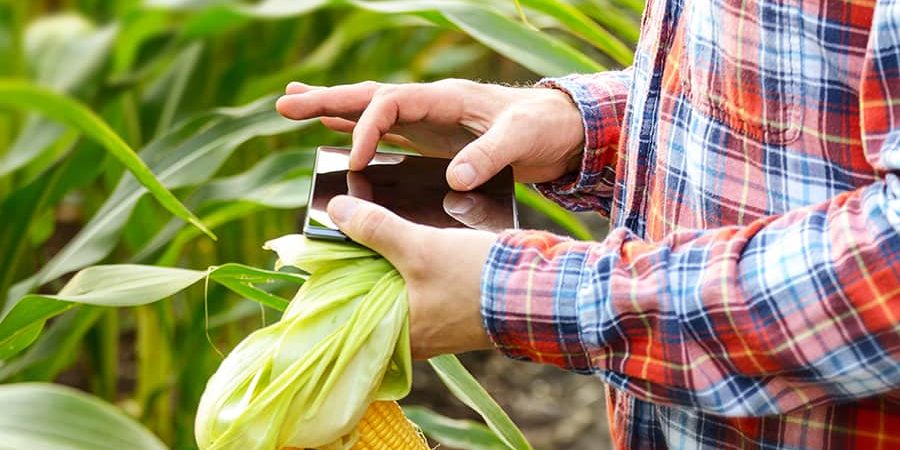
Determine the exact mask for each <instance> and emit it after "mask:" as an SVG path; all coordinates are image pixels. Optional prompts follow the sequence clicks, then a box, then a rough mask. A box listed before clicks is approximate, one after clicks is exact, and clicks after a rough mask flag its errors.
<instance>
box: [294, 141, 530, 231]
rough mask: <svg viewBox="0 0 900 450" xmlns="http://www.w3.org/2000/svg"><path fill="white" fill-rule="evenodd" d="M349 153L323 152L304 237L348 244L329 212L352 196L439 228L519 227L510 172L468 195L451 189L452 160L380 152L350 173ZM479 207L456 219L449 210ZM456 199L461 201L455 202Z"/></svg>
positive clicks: (318, 155)
mask: <svg viewBox="0 0 900 450" xmlns="http://www.w3.org/2000/svg"><path fill="white" fill-rule="evenodd" d="M349 156H350V151H349V149H346V148H339V147H319V149H318V151H317V153H316V165H315V176H314V179H313V183H312V192H311V194H310V202H309V206H308V208H307V212H306V219H305V222H304V226H303V232H304V234H306V235H307V236H309V237H312V238H320V239H339V240H346V239H347V237H346V236H344V234H343V233H341V232H340V230H338V228H337V226H336V225H335V224H334V222H332V221H331V219H330V218H329V217H328V213H327V212H326V210H325V208H326V207H327V205H328V201H329V200H331V198H332V197H334V196H336V195H341V194H347V195H351V196H354V197H358V198H362V199H364V200H368V201H370V202H373V203H377V204H379V205H381V206H384V207H385V208H387V209H389V210H391V211H393V212H394V213H395V214H397V215H398V216H400V217H403V218H405V219H407V220H410V221H412V222H415V223H419V224H423V225H429V226H433V227H438V228H453V227H455V228H479V229H486V230H490V231H501V230H504V229H507V228H515V227H516V226H517V223H516V205H515V186H514V183H513V174H512V169H511V168H510V167H506V168H505V169H504V170H503V171H501V172H500V173H499V174H498V175H496V176H495V177H494V178H492V179H491V180H489V181H488V182H487V183H485V184H484V185H482V186H480V187H478V188H477V189H474V190H472V191H469V192H459V191H454V190H453V189H451V188H450V186H449V185H448V184H447V180H446V171H447V165H448V164H449V163H450V160H449V159H443V158H429V157H424V156H415V155H404V154H397V153H381V152H379V153H376V154H375V157H374V158H373V159H372V161H371V162H370V163H369V165H368V167H366V168H365V169H364V170H362V171H358V172H351V171H349V170H348V166H349ZM460 199H462V202H463V203H464V204H469V205H471V206H474V207H473V208H470V211H474V213H468V214H463V215H460V214H456V213H454V212H453V208H448V207H446V206H445V205H451V204H454V203H459V200H460ZM454 200H456V202H454Z"/></svg>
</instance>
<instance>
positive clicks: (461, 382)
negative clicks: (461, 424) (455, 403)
mask: <svg viewBox="0 0 900 450" xmlns="http://www.w3.org/2000/svg"><path fill="white" fill-rule="evenodd" d="M428 363H429V364H431V367H432V368H433V369H434V372H435V373H437V375H438V377H439V378H440V379H441V381H443V382H444V384H445V385H446V386H447V388H448V389H450V392H452V393H453V395H454V396H455V397H456V398H458V399H459V400H460V401H461V402H463V403H465V404H466V406H468V407H469V408H472V409H473V410H475V412H477V413H478V414H479V415H480V416H481V417H482V418H483V419H484V422H485V423H486V424H487V426H488V427H489V428H490V429H491V430H493V431H494V433H497V436H498V437H499V438H500V439H502V440H503V442H504V443H505V444H506V445H507V446H508V447H509V448H511V449H514V450H526V449H531V444H529V443H528V440H527V439H525V435H523V434H522V431H521V430H519V428H518V427H517V426H516V424H515V423H513V421H512V419H510V418H509V416H508V415H506V412H505V411H503V408H501V407H500V405H498V404H497V402H496V401H494V399H493V398H491V395H490V394H488V392H487V391H485V390H484V388H483V387H481V385H480V384H478V380H476V379H475V377H473V376H472V374H471V373H469V371H468V370H466V368H465V366H463V365H462V363H461V362H459V359H457V358H456V356H454V355H441V356H436V357H434V358H431V359H429V360H428Z"/></svg>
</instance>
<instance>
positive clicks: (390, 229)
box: [328, 195, 415, 265]
mask: <svg viewBox="0 0 900 450" xmlns="http://www.w3.org/2000/svg"><path fill="white" fill-rule="evenodd" d="M328 216H329V217H331V220H333V221H334V223H335V224H337V226H338V228H340V229H341V231H343V232H344V234H346V235H347V236H348V237H349V238H350V239H353V241H355V242H357V243H359V244H362V245H365V246H366V247H369V248H371V249H372V250H375V251H376V252H378V253H380V254H381V255H383V256H384V257H385V258H387V259H388V260H389V261H391V262H392V263H394V265H396V264H397V262H398V261H403V255H404V254H406V249H407V245H409V242H411V240H410V239H409V237H410V235H411V233H412V232H413V231H414V227H415V225H414V224H413V223H412V222H409V221H407V220H404V219H402V218H400V217H399V216H397V215H396V214H394V213H392V212H390V211H388V210H387V209H385V208H383V207H381V206H378V205H376V204H374V203H369V202H367V201H363V200H361V199H358V198H354V197H350V196H348V195H339V196H337V197H334V198H333V199H331V201H330V202H328Z"/></svg>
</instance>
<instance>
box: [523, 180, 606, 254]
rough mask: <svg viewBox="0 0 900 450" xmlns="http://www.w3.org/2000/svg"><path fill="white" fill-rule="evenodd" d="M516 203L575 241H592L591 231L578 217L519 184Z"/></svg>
mask: <svg viewBox="0 0 900 450" xmlns="http://www.w3.org/2000/svg"><path fill="white" fill-rule="evenodd" d="M516 201H518V202H519V203H521V204H523V205H525V206H527V207H529V208H532V209H534V210H536V211H538V212H540V213H541V214H543V215H544V216H546V217H547V218H548V219H550V220H552V221H553V222H555V223H556V224H557V225H559V226H561V227H563V228H564V229H565V230H566V231H568V232H569V233H571V234H572V237H574V238H575V239H581V240H584V241H589V240H591V239H593V235H592V234H591V231H590V230H589V229H588V228H587V227H586V226H585V225H584V224H583V223H581V221H580V220H578V217H576V216H575V215H574V214H572V213H571V212H569V211H568V210H566V209H565V208H563V207H562V206H559V205H557V204H556V203H553V202H552V201H550V200H548V199H546V198H544V196H542V195H541V194H538V193H537V192H535V191H533V190H532V189H530V188H528V187H526V186H524V185H522V184H520V183H516Z"/></svg>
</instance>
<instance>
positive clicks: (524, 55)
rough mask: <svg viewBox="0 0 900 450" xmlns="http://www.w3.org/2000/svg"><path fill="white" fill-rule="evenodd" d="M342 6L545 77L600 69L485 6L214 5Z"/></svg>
mask: <svg viewBox="0 0 900 450" xmlns="http://www.w3.org/2000/svg"><path fill="white" fill-rule="evenodd" d="M150 4H151V5H153V6H157V7H169V8H177V9H185V8H198V7H203V6H208V5H209V4H210V3H209V2H203V1H201V2H199V3H198V2H196V1H184V0H180V1H179V0H153V1H151V3H150ZM346 4H352V5H354V6H356V7H357V8H361V9H366V10H369V11H375V12H379V13H382V14H414V15H418V16H421V17H423V18H425V19H427V20H429V21H431V22H433V23H434V24H435V25H438V26H442V27H450V28H453V27H456V28H458V29H460V30H462V31H463V32H465V33H466V34H468V35H469V36H471V37H472V38H473V39H475V40H477V41H479V42H481V43H482V44H484V45H486V46H487V47H489V48H491V49H493V50H494V51H496V52H497V53H500V54H501V55H504V56H506V57H508V58H509V59H512V60H513V61H516V62H517V63H519V64H521V65H523V66H525V67H526V68H528V69H530V70H531V71H533V72H535V73H538V74H541V75H544V76H556V75H565V74H569V73H572V72H597V71H600V70H603V66H601V65H600V64H598V63H597V62H596V61H593V60H591V59H590V58H588V57H587V56H586V55H584V54H583V53H581V52H579V51H578V50H576V49H574V48H573V47H571V46H570V45H568V44H566V43H564V42H562V41H561V40H559V39H556V38H554V37H552V36H550V35H547V34H545V33H541V32H538V31H535V30H534V29H532V28H529V27H527V26H525V25H523V24H521V23H519V22H518V21H517V20H514V19H511V18H509V17H506V16H504V15H503V14H501V13H500V12H499V11H497V10H496V9H495V8H493V7H492V6H491V5H490V4H488V3H480V2H469V1H460V0H415V1H414V0H379V1H365V0H342V1H337V0H331V1H323V0H315V1H311V2H296V1H290V0H268V1H263V2H261V3H258V4H256V5H246V4H242V3H239V2H224V3H217V5H218V7H219V8H226V9H227V11H229V12H230V14H237V15H238V16H244V17H252V18H256V19H261V18H264V19H274V18H285V17H294V16H298V15H303V14H308V13H309V12H312V11H314V10H315V9H317V8H320V7H325V6H343V5H346ZM570 21H571V19H570ZM595 34H596V31H595ZM607 40H608V39H607ZM610 51H615V50H610ZM619 51H620V50H619Z"/></svg>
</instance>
